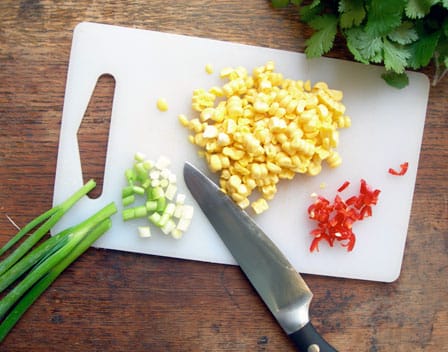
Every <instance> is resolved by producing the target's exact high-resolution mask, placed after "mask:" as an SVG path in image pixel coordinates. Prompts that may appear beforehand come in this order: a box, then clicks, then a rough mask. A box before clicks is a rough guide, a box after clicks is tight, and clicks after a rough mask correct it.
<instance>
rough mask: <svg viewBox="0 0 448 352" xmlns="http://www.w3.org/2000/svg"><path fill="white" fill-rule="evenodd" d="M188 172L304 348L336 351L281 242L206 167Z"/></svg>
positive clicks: (246, 268)
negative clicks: (313, 316) (319, 327)
mask: <svg viewBox="0 0 448 352" xmlns="http://www.w3.org/2000/svg"><path fill="white" fill-rule="evenodd" d="M183 174H184V180H185V183H186V185H187V187H188V189H189V190H190V192H191V194H192V195H193V197H194V198H195V199H196V202H197V203H198V204H199V206H200V208H201V210H202V211H203V213H204V214H205V216H206V217H207V218H208V220H209V221H210V223H211V224H212V225H213V227H214V228H215V230H216V232H217V233H218V235H219V236H220V238H221V239H222V241H223V242H224V244H225V245H226V247H227V248H228V249H229V251H230V253H231V254H232V256H233V257H234V259H235V260H236V262H237V263H238V264H239V266H240V268H241V269H242V271H243V272H244V273H245V275H246V276H247V278H248V279H249V281H250V282H251V284H252V286H253V287H254V288H255V290H256V291H257V292H258V294H259V295H260V297H261V298H262V299H263V301H264V303H265V304H266V305H267V307H268V308H269V310H270V311H271V313H272V314H273V316H274V317H275V319H276V320H277V322H278V323H279V324H280V326H281V327H282V329H283V330H284V332H285V333H286V334H287V335H288V336H289V337H290V338H291V340H292V341H293V343H294V345H295V346H296V347H297V348H298V350H299V351H301V352H331V351H333V352H334V351H336V349H334V348H333V347H332V346H331V345H330V344H328V343H327V342H326V341H325V340H324V339H323V338H322V337H321V336H320V334H319V333H318V332H317V331H316V329H315V328H314V326H313V325H312V323H311V321H310V318H309V306H310V303H311V300H312V297H313V294H312V292H311V290H310V289H309V287H308V286H307V284H306V283H305V281H304V280H303V279H302V277H301V276H300V274H299V273H298V272H297V271H296V270H295V269H294V268H293V266H292V265H291V264H290V263H289V261H288V260H287V258H286V257H285V256H284V255H283V254H282V253H281V251H280V250H279V249H278V248H277V247H276V245H275V244H274V243H273V242H272V241H271V240H270V239H269V237H268V236H267V235H266V234H265V233H264V232H263V230H262V229H261V228H260V227H259V226H258V225H257V224H256V223H255V222H254V221H253V220H252V218H251V217H250V216H249V215H248V214H247V213H246V212H245V211H243V210H242V209H241V208H240V207H239V206H238V205H236V204H235V202H234V201H233V200H231V199H230V198H229V197H228V196H227V195H226V194H225V193H224V192H222V191H221V189H220V188H219V187H218V186H217V185H216V184H215V183H214V182H213V181H212V180H211V179H209V178H208V177H207V176H206V175H205V174H203V173H202V172H201V171H200V170H198V169H197V168H196V167H194V166H193V165H192V164H190V163H188V162H186V163H185V165H184V170H183Z"/></svg>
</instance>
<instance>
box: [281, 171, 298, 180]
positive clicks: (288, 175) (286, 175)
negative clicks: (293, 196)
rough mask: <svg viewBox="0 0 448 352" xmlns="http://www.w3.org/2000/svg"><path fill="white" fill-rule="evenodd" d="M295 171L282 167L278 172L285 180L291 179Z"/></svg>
mask: <svg viewBox="0 0 448 352" xmlns="http://www.w3.org/2000/svg"><path fill="white" fill-rule="evenodd" d="M294 175H295V172H294V171H292V170H288V169H283V170H282V172H280V173H279V175H278V177H279V178H284V179H287V180H292V179H293V178H294Z"/></svg>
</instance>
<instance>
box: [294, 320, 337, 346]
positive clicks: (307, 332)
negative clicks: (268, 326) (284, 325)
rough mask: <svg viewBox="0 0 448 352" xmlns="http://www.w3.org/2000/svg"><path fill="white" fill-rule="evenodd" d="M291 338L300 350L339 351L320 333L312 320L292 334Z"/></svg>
mask: <svg viewBox="0 0 448 352" xmlns="http://www.w3.org/2000/svg"><path fill="white" fill-rule="evenodd" d="M289 338H290V339H291V340H292V341H293V342H294V345H296V347H297V348H298V349H299V351H300V352H337V350H335V349H334V348H333V347H331V346H330V345H329V344H328V342H327V341H325V340H324V339H323V338H322V336H320V335H319V333H318V332H317V331H316V329H315V328H314V326H313V325H312V324H311V322H308V323H307V324H306V325H305V326H304V327H303V328H301V329H300V330H297V331H296V332H293V333H292V334H290V335H289Z"/></svg>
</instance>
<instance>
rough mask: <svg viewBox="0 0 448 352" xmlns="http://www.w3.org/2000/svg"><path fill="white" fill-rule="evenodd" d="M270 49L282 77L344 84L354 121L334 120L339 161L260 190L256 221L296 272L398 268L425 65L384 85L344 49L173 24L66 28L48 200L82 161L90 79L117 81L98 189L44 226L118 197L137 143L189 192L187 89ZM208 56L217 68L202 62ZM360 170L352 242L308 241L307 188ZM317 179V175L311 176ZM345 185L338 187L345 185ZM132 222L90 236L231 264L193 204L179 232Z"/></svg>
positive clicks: (334, 183)
mask: <svg viewBox="0 0 448 352" xmlns="http://www.w3.org/2000/svg"><path fill="white" fill-rule="evenodd" d="M269 60H274V61H275V64H276V71H278V72H281V73H283V75H284V76H285V77H288V78H293V79H302V80H307V79H309V80H311V82H312V83H315V82H317V81H325V82H327V83H328V84H329V86H330V87H331V88H335V89H341V90H342V91H343V92H344V104H345V105H346V108H347V114H348V115H349V116H351V118H352V127H351V128H349V129H345V130H341V135H340V146H339V148H338V151H339V153H340V154H341V156H342V157H343V164H342V166H341V167H339V168H337V169H329V168H328V167H324V170H323V172H322V173H321V174H320V175H318V176H317V177H310V176H303V175H301V176H297V177H296V178H295V179H294V181H284V182H281V184H279V186H278V193H277V195H276V197H275V199H274V200H273V201H271V202H270V209H269V210H268V211H267V212H265V213H263V214H261V215H260V216H258V217H256V221H257V222H258V223H259V224H260V225H261V226H262V227H263V228H264V229H265V231H266V233H267V234H268V235H269V236H270V237H271V239H272V240H273V241H274V242H275V243H276V244H277V245H278V246H279V248H280V249H281V250H282V251H283V252H284V254H285V255H286V256H287V257H288V258H289V260H290V261H291V262H292V263H293V265H294V266H295V268H296V269H297V270H298V271H299V272H302V273H311V274H319V275H330V276H336V277H345V278H357V279H365V280H374V281H384V282H391V281H394V280H395V279H397V278H398V276H399V274H400V270H401V263H402V259H403V252H404V247H405V242H406V235H407V230H408V223H409V217H410V211H411V205H412V197H413V192H414V185H415V178H416V173H417V164H418V159H419V152H420V146H421V140H422V133H423V127H424V120H425V114H426V105H427V99H428V90H429V84H428V80H427V78H426V76H424V75H422V74H419V73H409V76H410V85H409V86H408V87H406V88H405V89H403V90H397V89H394V88H391V87H388V86H387V85H386V84H385V83H384V81H383V80H382V79H381V78H380V74H381V72H382V68H380V67H375V66H366V65H362V64H359V63H353V62H348V61H342V60H336V59H330V58H320V59H313V60H307V59H306V58H305V56H304V55H303V54H300V53H294V52H288V51H282V50H275V49H269V48H262V47H254V46H247V45H241V44H236V43H230V42H223V41H216V40H210V39H203V38H196V37H189V36H182V35H174V34H167V33H160V32H153V31H146V30H138V29H131V28H122V27H116V26H110V25H102V24H94V23H81V24H79V25H78V26H77V27H76V29H75V31H74V35H73V45H72V50H71V56H70V63H69V70H68V77H67V86H66V95H65V103H64V109H63V116H62V124H61V134H60V145H59V154H58V161H57V170H56V180H55V188H54V203H55V204H56V203H60V202H61V201H63V200H64V199H65V198H67V197H68V196H69V195H70V194H72V193H73V192H74V191H75V190H76V189H78V188H79V187H81V185H82V180H83V177H82V169H81V164H80V155H79V150H78V144H77V137H76V133H77V130H78V128H79V126H80V123H81V120H82V118H83V115H84V112H85V110H86V108H87V106H88V103H89V100H90V97H91V94H92V92H93V90H94V88H95V84H96V82H97V79H98V77H99V76H101V75H102V74H111V75H112V76H113V77H114V78H115V81H116V86H115V95H114V101H113V107H112V116H111V125H110V134H109V144H108V150H107V157H106V170H105V176H104V185H103V193H102V196H101V197H100V198H98V199H95V200H93V199H88V198H84V199H83V200H81V201H80V202H79V203H78V204H77V205H76V206H75V207H74V208H73V209H72V210H71V211H70V213H69V214H68V215H67V216H66V217H64V218H63V219H62V220H61V222H60V223H59V224H58V225H57V227H56V228H55V229H53V232H57V231H59V230H61V229H63V228H66V227H67V226H69V225H72V224H75V223H78V222H80V221H81V220H83V219H84V218H86V217H88V216H90V215H91V214H93V213H94V212H95V211H96V210H98V209H99V208H100V207H102V206H104V205H105V204H107V203H109V202H110V201H116V202H117V204H118V205H119V207H120V209H121V203H120V199H121V194H120V192H121V188H122V187H123V186H124V185H125V179H124V176H123V173H124V170H125V169H126V168H128V167H130V166H131V165H132V160H133V155H134V153H135V152H137V151H139V152H143V153H145V154H146V155H147V156H148V157H150V158H152V159H156V158H157V157H158V156H160V155H162V154H163V155H166V156H168V157H169V158H170V159H171V161H172V167H171V170H172V171H173V172H175V173H176V174H177V175H178V179H179V188H180V192H183V193H186V194H187V195H188V196H189V202H191V203H192V204H195V203H194V200H193V199H192V197H191V196H190V194H189V193H188V190H187V189H186V186H185V184H184V182H183V179H182V167H183V163H184V161H186V160H188V161H190V162H192V163H193V164H195V165H197V166H198V167H199V168H201V169H203V170H206V166H205V161H204V160H203V159H200V158H199V157H198V156H197V153H196V151H197V149H196V147H195V146H193V145H191V144H190V143H189V142H188V137H187V136H188V134H189V131H188V130H187V129H185V128H184V127H182V126H181V125H180V124H179V122H178V119H177V116H178V114H181V113H184V114H187V115H190V116H192V114H193V112H192V111H191V107H190V104H191V95H192V91H193V89H196V88H206V89H208V88H209V87H211V86H214V85H221V84H222V81H221V80H220V78H219V71H220V69H222V68H224V67H229V66H231V67H236V66H244V67H246V68H247V69H248V70H249V71H251V70H252V69H253V68H254V67H257V66H261V65H264V64H265V63H266V62H267V61H269ZM207 63H210V64H212V65H213V66H214V68H215V73H214V74H212V75H208V74H206V73H205V70H204V67H205V65H206V64H207ZM160 97H164V98H166V99H167V101H168V104H169V110H168V112H160V111H158V110H157V108H156V100H157V99H158V98H160ZM404 161H408V162H409V170H408V172H407V174H406V175H405V176H403V177H396V176H395V177H394V176H391V175H390V174H388V172H387V170H388V168H389V167H394V168H399V165H400V164H401V163H402V162H404ZM361 178H364V179H366V180H367V182H368V183H369V184H370V185H371V186H372V187H373V188H379V189H381V191H382V192H381V195H380V199H379V203H378V205H377V206H376V207H374V209H373V217H371V218H368V219H366V220H364V221H362V222H359V223H356V224H355V226H354V232H355V233H356V235H357V243H356V246H355V249H354V250H353V251H352V252H350V253H349V252H347V251H346V249H345V248H342V247H339V246H337V247H334V248H329V247H328V246H326V244H325V243H322V244H321V246H320V252H318V253H317V252H314V253H310V252H309V245H310V243H311V236H310V235H309V232H310V230H311V229H312V227H313V225H314V224H313V223H312V222H311V221H310V220H308V218H307V213H306V209H307V207H308V206H309V204H311V202H312V199H311V198H310V194H311V193H312V192H316V193H319V194H322V195H325V196H327V197H330V198H333V197H334V195H335V192H336V189H337V188H338V187H339V186H340V185H341V184H342V183H343V182H344V181H345V180H349V181H350V182H351V183H352V186H351V187H353V192H355V191H357V190H358V186H359V180H360V179H361ZM322 183H325V184H326V187H325V188H323V189H322V188H321V187H320V186H321V184H322ZM348 193H350V192H349V191H348V192H346V194H347V195H348ZM137 224H138V222H137V223H136V222H127V223H123V222H122V220H121V216H120V215H115V216H114V217H113V226H112V229H111V230H110V231H109V232H108V233H107V234H106V235H104V236H103V237H102V238H101V239H100V240H99V241H98V242H97V243H96V246H97V247H102V248H109V249H117V250H123V251H130V252H140V253H147V254H154V255H162V256H169V257H178V258H185V259H193V260H200V261H207V262H216V263H227V264H235V262H234V260H233V258H232V257H231V255H230V254H229V252H228V251H227V249H226V248H225V246H224V245H223V244H222V242H221V240H220V239H219V237H218V236H217V234H216V233H215V231H214V230H213V228H212V227H211V225H210V224H209V223H208V221H207V220H206V218H205V217H204V216H203V214H202V213H201V211H200V209H199V208H198V207H197V208H196V213H195V217H194V219H193V222H192V225H191V227H190V229H189V231H188V232H187V233H186V234H185V235H184V237H183V238H182V239H181V240H174V239H172V238H170V237H167V236H164V235H163V234H162V233H161V232H160V233H159V232H158V231H153V236H152V237H151V238H149V239H141V238H139V237H138V235H137V233H136V228H137Z"/></svg>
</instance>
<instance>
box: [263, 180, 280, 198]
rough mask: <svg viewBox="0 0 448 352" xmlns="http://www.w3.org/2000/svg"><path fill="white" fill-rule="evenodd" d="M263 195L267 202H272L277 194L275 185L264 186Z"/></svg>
mask: <svg viewBox="0 0 448 352" xmlns="http://www.w3.org/2000/svg"><path fill="white" fill-rule="evenodd" d="M261 193H262V194H263V197H265V198H266V199H267V200H271V199H272V198H274V196H275V194H276V193H277V187H276V186H275V185H274V184H269V185H266V186H263V187H261Z"/></svg>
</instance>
